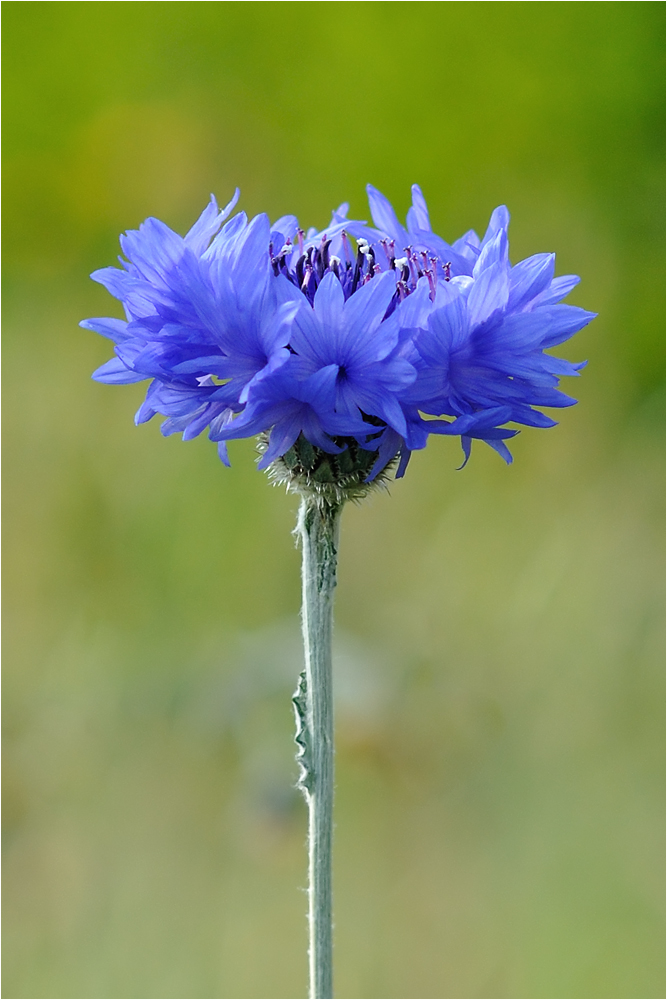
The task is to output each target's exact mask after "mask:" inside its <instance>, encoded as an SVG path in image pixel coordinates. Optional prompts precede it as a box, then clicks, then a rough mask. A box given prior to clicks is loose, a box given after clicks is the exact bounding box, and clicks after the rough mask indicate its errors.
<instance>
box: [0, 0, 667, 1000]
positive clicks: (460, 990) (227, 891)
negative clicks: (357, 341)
mask: <svg viewBox="0 0 667 1000" xmlns="http://www.w3.org/2000/svg"><path fill="white" fill-rule="evenodd" d="M663 14H664V8H663V5H662V4H660V3H654V2H649V3H644V2H639V3H625V2H614V3H605V2H602V3H598V2H595V3H588V2H584V3H569V2H554V3H532V2H526V3H524V2H522V3H518V2H512V3H505V2H493V3H485V2H480V3H477V2H476V3H454V2H442V3H421V2H416V3H397V2H396V3H382V2H368V3H347V2H335V3H330V2H320V3H289V2H286V3H283V2H279V3H278V2H276V3H262V2H258V3H218V2H205V3H199V2H188V3H181V2H168V3H163V2H150V3H143V2H139V3H125V2H114V3H108V2H104V3H97V2H89V3H74V2H71V3H70V2H67V3H63V2H53V3H52V2H49V3H42V2H29V3H28V2H12V3H6V4H5V5H4V29H5V30H4V47H5V63H4V73H5V146H4V152H5V199H4V209H5V341H4V344H5V346H4V363H5V396H4V404H5V406H4V409H5V415H4V421H5V437H4V440H5V627H6V642H5V688H4V697H5V702H4V707H5V736H6V750H5V764H6V777H5V792H6V805H5V821H6V828H7V830H6V834H5V851H6V855H5V876H4V878H5V882H4V893H5V920H4V930H5V963H4V973H5V984H4V994H3V995H4V996H6V997H30V998H35V997H45V998H53V997H64V998H74V997H82V998H91V997H100V998H110V997H129V998H137V997H156V998H165V997H176V998H179V997H180V998H193V997H227V998H234V997H236V998H238V997H251V998H252V997H255V998H277V997H288V998H289V997H300V996H304V995H305V992H306V963H305V939H306V927H305V897H304V895H303V892H302V889H303V886H304V884H305V859H304V846H303V842H304V836H305V810H304V806H303V805H302V803H301V802H300V801H299V799H298V797H297V795H296V792H294V791H293V789H292V783H293V781H294V778H295V765H294V763H293V750H294V746H293V743H292V711H291V705H290V694H291V691H292V689H293V687H294V683H295V679H296V675H297V673H298V671H299V669H300V663H299V657H300V653H299V645H298V632H297V616H298V608H299V579H298V576H299V556H298V553H297V551H296V550H295V548H294V545H293V540H292V538H291V536H290V530H291V528H292V525H293V522H294V513H295V506H296V504H295V500H294V499H293V498H291V497H289V496H286V495H285V494H284V493H281V492H278V491H277V490H272V489H271V488H270V487H269V485H268V484H267V482H266V480H265V478H264V477H263V476H262V475H261V474H259V473H257V472H256V471H255V469H254V465H253V457H254V453H253V447H252V443H251V442H241V443H238V444H235V445H234V446H233V447H232V460H233V468H232V469H231V470H228V469H224V468H223V467H222V465H221V464H220V463H219V462H218V460H217V458H216V454H215V447H214V446H213V445H212V444H211V443H210V442H208V441H207V440H206V439H205V438H202V439H201V440H197V441H195V442H191V443H189V444H183V443H182V442H181V441H180V440H179V439H178V438H177V437H173V438H170V439H168V440H165V439H163V438H162V437H161V436H160V433H159V428H158V426H157V422H154V424H151V425H149V426H144V427H141V428H140V429H138V430H137V429H136V428H134V426H133V424H132V415H133V413H134V411H135V409H136V408H137V406H138V403H139V401H140V399H141V397H142V392H143V389H142V387H141V386H127V387H109V386H103V385H99V384H97V383H95V382H92V381H91V380H90V372H91V371H92V370H93V369H94V368H95V367H96V366H98V365H99V364H101V363H102V362H103V361H104V360H106V359H107V357H109V355H110V352H109V345H108V343H107V342H106V341H104V340H102V338H100V337H96V336H95V335H94V334H91V333H89V332H86V331H83V330H81V329H79V328H78V327H77V322H78V320H79V319H80V318H82V317H85V316H90V315H93V316H99V315H108V314H113V315H119V309H118V304H117V303H115V302H114V301H113V300H112V299H111V298H110V297H109V296H108V295H107V293H106V292H105V291H104V290H103V289H102V288H101V287H99V286H97V285H94V284H93V283H92V282H91V281H89V280H88V277H87V275H88V273H89V272H90V271H92V270H93V269H94V268H97V267H101V266H105V265H108V264H111V263H113V262H114V260H115V255H116V253H117V252H118V245H117V236H118V233H119V232H120V231H122V230H124V229H127V228H131V227H135V226H136V225H137V224H138V223H139V222H141V220H142V219H143V218H145V217H146V216H148V215H156V216H158V217H160V218H162V219H164V220H165V221H167V222H168V223H169V224H170V225H172V226H174V227H175V228H177V229H179V230H181V231H184V229H185V228H187V227H188V226H189V225H190V224H191V223H192V221H193V220H194V219H195V217H196V216H197V215H198V213H199V212H200V211H201V209H202V208H203V207H204V205H205V203H206V201H207V199H208V196H209V192H211V191H214V192H215V193H216V194H217V196H218V198H219V199H220V200H221V201H222V202H224V201H226V200H227V199H228V197H229V196H230V195H231V192H232V190H233V188H234V187H235V186H236V185H237V184H238V185H240V187H241V188H242V207H243V208H245V209H246V210H247V211H248V212H250V213H256V212H260V211H267V212H269V214H270V215H271V216H272V217H274V218H275V217H276V216H278V215H281V214H283V213H286V212H295V213H296V214H298V216H299V218H300V220H301V221H302V223H304V224H305V225H311V224H313V225H317V226H320V225H322V224H325V223H326V221H327V220H328V218H329V212H330V210H331V208H333V207H334V206H336V205H338V204H339V203H340V202H341V201H343V200H349V201H350V202H351V209H352V214H353V215H354V216H356V217H361V218H367V217H368V214H367V207H366V203H365V195H364V185H365V184H366V182H367V181H371V182H372V183H373V184H375V185H376V186H377V187H379V188H380V189H381V190H382V191H384V192H385V193H386V194H387V195H388V196H389V197H390V198H391V199H392V200H393V201H394V204H395V205H396V207H397V209H398V210H399V213H400V214H401V215H403V214H404V213H405V211H406V210H407V207H408V201H409V185H410V184H411V183H413V182H415V181H417V182H419V183H420V184H421V185H422V187H423V189H424V191H425V193H426V196H427V199H428V202H429V206H430V208H431V213H432V219H433V222H434V226H435V228H436V230H437V231H438V232H440V233H442V235H443V236H445V238H447V239H454V238H456V237H457V236H459V235H460V234H461V233H462V232H463V231H464V230H465V229H467V228H468V227H470V226H474V227H476V228H477V229H478V230H483V228H484V226H485V225H486V220H487V218H488V215H489V213H490V211H491V210H492V209H493V207H494V206H495V205H497V204H499V203H503V202H505V203H507V204H508V205H509V206H510V209H511V211H512V213H513V222H512V227H511V247H512V258H513V260H514V261H517V260H519V259H521V258H522V257H525V256H527V255H528V254H531V253H534V252H538V251H544V250H555V251H557V254H558V258H557V260H558V273H570V272H576V273H578V274H580V275H581V276H582V279H583V280H582V284H581V286H580V288H579V289H577V290H576V292H575V293H574V295H573V296H572V298H571V301H573V302H574V303H576V304H580V305H582V306H585V307H586V308H588V309H592V310H595V311H598V312H599V314H600V316H599V319H597V320H596V321H595V322H594V323H593V324H592V326H591V327H590V328H588V329H586V330H585V331H583V332H582V333H581V334H579V335H578V336H577V338H576V339H575V341H574V342H573V343H571V344H567V345H566V346H565V348H564V349H563V350H562V353H564V354H565V355H566V356H567V357H569V358H571V359H573V360H579V359H582V358H588V359H589V362H590V363H589V366H588V368H587V369H586V371H585V372H584V373H583V377H582V378H581V379H580V380H579V381H578V382H577V383H576V385H574V384H571V385H568V386H566V388H567V390H568V391H572V392H574V394H575V395H577V396H578V397H579V398H580V400H581V402H580V405H579V406H577V407H575V408H574V409H571V410H567V411H564V412H562V415H561V416H562V423H561V424H560V426H559V427H557V428H556V429H554V430H550V431H536V430H530V429H528V430H525V431H524V432H522V434H521V435H520V437H519V438H518V439H517V440H516V442H515V445H514V449H513V450H514V453H515V457H516V461H515V465H514V466H513V467H512V468H509V469H508V468H506V467H505V466H504V465H503V463H502V462H501V461H500V459H499V458H498V457H497V456H496V455H495V454H494V453H493V452H491V451H490V450H489V449H486V448H484V447H483V446H477V447H476V448H475V449H474V453H473V458H472V461H471V462H470V464H469V466H468V467H467V468H466V469H465V471H462V472H457V471H456V466H457V465H458V464H459V460H460V453H459V451H458V448H457V447H456V445H455V443H454V442H452V441H448V440H443V439H440V440H434V441H433V442H432V443H431V444H430V445H429V447H428V449H427V450H426V451H425V452H422V453H419V454H417V455H415V457H414V459H413V462H412V464H411V467H410V469H409V473H408V475H407V476H406V478H405V480H404V481H402V482H400V483H397V484H395V485H394V486H393V487H392V488H391V491H390V495H378V496H376V497H374V498H373V499H372V500H371V501H370V502H367V503H366V504H364V505H363V506H362V507H359V508H352V509H349V510H348V511H347V512H346V514H345V518H344V528H343V537H342V551H341V565H340V586H339V589H338V595H337V643H338V654H337V666H336V670H337V684H338V688H339V699H338V700H339V704H338V734H337V740H338V752H337V804H336V819H337V828H336V856H335V903H336V969H337V971H336V977H337V995H338V996H339V997H348V998H353V997H357V998H359V997H379V998H382V997H384V998H388V997H398V998H405V997H411V998H422V997H432V998H444V997H454V998H456V997H459V998H461V997H470V998H481V997H489V998H496V997H508V998H517V997H521V998H523V997H526V998H535V997H545V998H554V997H573V998H582V997H592V998H600V997H623V998H628V997H641V998H646V997H659V996H663V995H664V993H663V985H662V977H661V960H660V950H661V940H662V923H661V915H660V909H661V906H660V904H661V898H662V893H661V876H660V858H661V854H662V852H661V848H660V844H661V822H660V821H661V777H660V775H661V758H662V753H661V725H660V720H661V703H662V698H661V669H660V665H661V657H660V650H661V638H660V636H661V631H660V621H661V585H660V581H661V574H660V570H659V567H660V558H659V553H660V551H661V545H660V537H661V531H660V527H661V516H660V507H661V475H660V469H661V446H660V429H661V418H660V413H661V392H660V383H661V379H662V360H661V356H662V351H661V344H662V313H661V299H662V261H661V239H660V230H661V223H662V217H663V212H662V206H661V201H662V198H661V195H662V68H661V62H662V60H661V53H662V34H663V33H662V21H663Z"/></svg>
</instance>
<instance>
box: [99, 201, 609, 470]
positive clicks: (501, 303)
mask: <svg viewBox="0 0 667 1000" xmlns="http://www.w3.org/2000/svg"><path fill="white" fill-rule="evenodd" d="M368 194H369V202H370V209H371V217H372V220H373V225H372V226H370V225H368V224H367V223H366V222H362V221H360V220H351V219H348V218H347V211H348V209H347V205H342V206H340V208H339V209H337V210H336V211H335V212H334V213H333V214H332V219H331V223H330V225H329V226H328V227H327V228H326V230H323V231H320V232H318V231H316V230H309V231H308V232H307V233H306V232H304V231H303V230H302V229H301V228H300V227H299V223H298V220H297V219H296V218H295V217H294V216H284V217H283V218H281V219H279V220H277V222H275V223H274V224H273V225H271V224H270V222H269V219H268V217H267V216H266V215H258V216H256V217H255V218H253V219H248V218H247V216H246V215H245V213H243V212H240V213H237V214H235V215H232V213H233V211H234V208H235V206H236V202H237V200H238V191H237V192H236V194H235V195H234V198H232V200H231V201H230V202H229V204H228V205H227V206H226V207H225V208H224V209H223V210H219V209H218V206H217V204H216V201H215V199H214V198H211V202H210V204H209V205H208V206H207V208H206V209H205V210H204V212H203V213H202V215H201V216H200V218H199V219H198V221H197V222H196V223H195V225H194V226H193V227H192V229H191V230H190V231H189V232H188V233H187V234H186V235H185V236H184V237H181V236H179V235H177V234H176V233H174V232H173V231H172V230H171V229H169V227H167V226H166V225H165V224H164V223H162V222H160V221H159V220H157V219H147V220H146V222H144V223H143V224H142V225H141V226H140V227H139V229H138V230H136V231H130V232H128V233H126V234H125V235H124V236H122V237H121V248H122V251H123V254H124V257H122V258H120V263H121V267H120V268H116V267H108V268H104V269H102V270H100V271H96V272H94V273H93V275H92V277H93V278H94V279H95V280H96V281H99V282H100V283H101V284H103V285H104V286H105V287H106V288H107V289H108V291H110V292H111V294H112V295H114V296H115V297H116V298H117V299H119V300H120V301H121V302H122V304H123V307H124V309H125V315H126V319H125V320H118V319H110V318H100V319H89V320H84V321H83V323H82V324H81V325H82V326H84V327H86V328H88V329H91V330H94V331H96V332H98V333H101V334H103V335H104V336H106V337H108V338H109V339H110V340H112V341H113V343H114V345H115V356H114V358H113V359H112V360H110V361H108V362H107V363H106V364H105V365H102V367H101V368H99V369H98V370H97V371H96V372H95V373H94V375H93V378H95V379H97V380H98V381H100V382H108V383H113V384H117V383H128V382H139V381H143V380H146V379H150V380H151V381H150V385H149V387H148V391H147V393H146V399H145V401H144V403H143V404H142V405H141V407H140V408H139V411H138V413H137V415H136V421H137V423H142V422H144V421H147V420H150V419H151V417H153V416H155V415H156V414H158V413H159V414H162V415H163V416H164V417H166V420H165V421H164V423H163V424H162V431H163V433H164V434H172V433H175V432H182V434H183V438H184V439H186V440H187V439H190V438H192V437H195V436H197V435H198V434H200V433H201V432H202V431H203V430H205V429H206V428H208V431H209V437H210V438H211V440H213V441H215V442H217V444H218V451H219V454H220V457H221V459H222V460H223V462H225V464H229V459H228V455H227V446H226V442H227V441H228V440H230V439H233V438H240V437H249V436H253V435H256V434H263V435H265V436H267V438H268V439H267V440H266V444H265V447H264V453H263V455H262V458H261V461H260V463H259V464H260V468H266V467H268V466H270V465H271V464H272V463H274V462H275V461H276V460H278V459H281V458H284V457H285V456H287V455H288V454H291V453H292V450H293V449H294V446H295V445H296V444H297V443H298V442H304V441H305V442H308V446H312V448H313V449H317V450H318V451H319V452H321V453H323V454H325V455H330V456H340V455H343V456H344V455H345V453H346V452H349V453H350V454H352V453H353V454H354V455H355V456H360V455H365V456H367V458H365V459H364V465H363V468H364V476H365V478H366V480H367V481H371V480H373V479H374V478H375V477H376V476H377V475H378V474H379V473H381V472H382V471H383V470H385V469H386V468H387V466H389V465H391V463H392V462H394V461H395V460H396V459H398V462H399V464H398V470H397V473H396V474H397V476H400V475H403V473H404V471H405V467H406V465H407V462H408V460H409V457H410V454H411V453H412V451H414V450H416V449H420V448H423V447H425V445H426V443H427V440H428V436H429V435H430V434H445V435H451V436H459V437H460V439H461V444H462V447H463V451H464V455H465V461H467V458H468V456H469V454H470V448H471V442H472V440H473V439H475V438H477V439H479V440H482V441H485V442H486V443H487V444H488V445H490V446H491V447H492V448H494V449H495V450H496V451H497V452H499V454H500V455H501V456H502V457H503V458H504V459H505V460H506V461H507V462H510V461H511V455H510V452H509V450H508V448H507V445H506V443H505V442H506V440H507V439H508V438H511V437H513V436H514V435H515V434H516V433H517V428H516V426H508V425H517V424H518V425H526V426H530V427H550V426H552V425H553V424H554V423H555V421H554V420H553V419H552V418H551V417H549V416H546V415H545V414H544V413H543V412H542V410H541V407H563V406H569V405H571V404H572V403H574V402H576V401H575V400H574V399H572V398H571V397H570V396H567V395H565V394H564V393H562V392H561V391H560V390H559V388H558V385H559V380H560V378H561V377H562V376H564V375H578V373H579V370H580V369H581V368H582V367H583V364H582V363H579V364H573V363H571V362H568V361H565V360H562V359H560V358H557V357H555V356H554V355H552V354H550V353H547V351H548V350H549V349H550V348H552V347H555V346H557V345H558V344H560V343H562V342H564V341H565V340H568V339H569V338H570V337H571V336H572V335H573V334H574V333H576V332H577V331H578V330H580V329H581V328H582V327H584V326H585V325H586V324H587V323H589V322H590V320H591V319H593V318H594V316H595V314H594V313H590V312H587V311H586V310H584V309H580V308H578V307H576V306H570V305H565V304H562V303H561V299H563V298H564V297H565V296H566V295H567V294H568V292H570V291H571V289H572V288H573V287H574V286H575V285H576V284H577V282H578V280H579V279H578V278H577V277H576V276H573V275H568V276H565V277H560V278H555V277H554V265H555V258H554V255H553V254H536V255H535V256H533V257H529V258H527V259H526V260H524V261H521V262H520V263H518V264H516V265H514V266H512V265H511V264H510V260H509V247H508V238H507V227H508V224H509V214H508V212H507V209H506V208H505V207H500V208H497V209H496V210H495V211H494V212H493V214H492V216H491V220H490V222H489V226H488V228H487V231H486V233H485V234H484V236H483V237H482V238H481V239H480V237H479V236H478V235H477V234H476V233H475V232H474V231H473V230H470V231H469V232H468V233H466V234H465V235H464V236H462V237H461V238H460V239H458V240H456V241H455V242H453V243H451V244H450V243H447V242H446V241H445V240H444V239H442V238H441V237H440V236H438V235H437V234H435V233H434V232H433V231H432V229H431V224H430V219H429V214H428V209H427V207H426V202H425V200H424V197H423V195H422V192H421V190H420V188H419V187H418V186H417V185H414V186H413V189H412V195H413V203H412V207H411V208H410V210H409V212H408V216H407V219H406V224H405V226H403V225H402V224H401V223H400V222H399V220H398V218H397V216H396V213H395V212H394V210H393V208H392V206H391V204H390V203H389V201H388V200H387V199H386V198H385V197H384V196H383V195H382V194H380V192H379V191H377V190H376V189H375V188H373V187H371V186H370V185H369V187H368ZM311 450H312V449H311ZM347 461H348V465H349V460H347ZM339 464H341V465H344V464H345V463H344V462H343V460H342V459H341V460H340V463H339Z"/></svg>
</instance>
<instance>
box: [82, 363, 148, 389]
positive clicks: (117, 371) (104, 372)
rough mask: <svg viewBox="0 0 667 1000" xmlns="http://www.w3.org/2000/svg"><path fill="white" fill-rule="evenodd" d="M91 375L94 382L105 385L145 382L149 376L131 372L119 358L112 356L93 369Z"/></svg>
mask: <svg viewBox="0 0 667 1000" xmlns="http://www.w3.org/2000/svg"><path fill="white" fill-rule="evenodd" d="M91 377H92V378H94V379H95V381H96V382H105V383H106V384H107V385H126V384H128V383H130V382H145V381H146V379H147V378H148V377H149V376H148V375H139V374H137V372H133V371H132V370H131V369H130V368H128V367H127V365H124V364H123V362H122V361H121V360H120V358H112V359H111V361H107V362H106V364H104V365H101V366H100V367H99V368H98V369H97V370H96V371H94V372H93V374H92V376H91Z"/></svg>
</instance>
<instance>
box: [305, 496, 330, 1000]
mask: <svg viewBox="0 0 667 1000" xmlns="http://www.w3.org/2000/svg"><path fill="white" fill-rule="evenodd" d="M341 510H342V505H341V504H331V503H328V502H326V501H323V499H322V498H321V497H320V498H317V499H316V498H315V497H312V498H311V497H304V498H303V499H302V501H301V508H300V510H299V520H298V525H297V531H298V533H299V535H300V536H301V544H302V546H303V569H302V583H303V606H302V624H303V643H304V650H305V657H306V670H305V678H303V679H302V681H301V684H300V686H299V689H298V691H297V694H296V695H295V706H296V711H297V726H298V727H299V732H298V733H297V742H298V743H299V746H300V752H299V760H300V762H301V765H302V776H301V782H300V785H301V788H302V789H303V792H304V795H305V797H306V802H307V803H308V814H309V826H308V874H309V886H308V923H309V931H310V948H309V964H310V996H311V998H312V1000H328V998H331V997H332V996H333V985H332V941H331V924H332V904H331V843H332V832H333V692H332V676H331V639H332V632H333V596H334V588H335V586H336V561H337V555H338V534H339V526H340V514H341ZM304 681H305V683H304Z"/></svg>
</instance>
